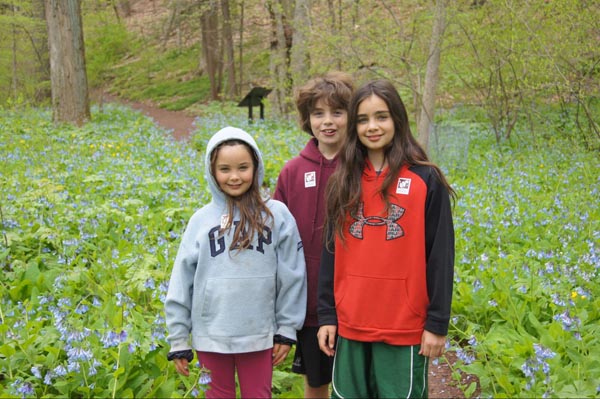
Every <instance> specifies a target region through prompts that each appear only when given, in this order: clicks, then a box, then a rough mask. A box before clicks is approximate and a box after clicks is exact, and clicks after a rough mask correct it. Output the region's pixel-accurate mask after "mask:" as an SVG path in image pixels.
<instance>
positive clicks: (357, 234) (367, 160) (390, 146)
mask: <svg viewBox="0 0 600 399" xmlns="http://www.w3.org/2000/svg"><path fill="white" fill-rule="evenodd" d="M338 162H339V165H338V169H337V170H336V172H335V173H334V174H333V175H332V177H331V178H330V180H329V185H328V187H327V192H326V198H327V219H326V220H327V221H326V227H327V231H326V237H327V244H326V247H325V249H324V251H323V255H322V257H321V270H320V278H319V289H318V301H319V302H318V318H319V325H320V326H321V327H320V329H319V332H318V339H319V346H320V348H321V350H322V351H323V352H324V353H326V354H327V355H329V356H333V355H334V354H335V359H334V371H333V382H332V385H333V396H334V397H370V398H378V397H426V396H427V394H428V392H427V367H428V358H430V357H431V358H436V357H439V356H440V355H441V354H442V352H443V351H444V346H445V341H446V334H447V332H448V323H449V319H450V307H451V302H452V285H453V274H454V229H453V224H452V213H451V201H450V197H453V196H454V191H453V190H452V188H451V187H450V186H449V184H448V183H447V181H446V179H445V178H444V176H443V174H442V172H441V171H440V169H439V168H438V167H437V166H435V165H434V164H432V163H431V162H429V160H428V158H427V155H426V153H425V151H424V150H423V148H422V147H421V146H420V145H419V144H418V142H417V141H416V140H415V138H414V137H413V135H412V133H411V131H410V127H409V122H408V115H407V112H406V108H405V107H404V104H403V103H402V100H401V99H400V96H399V94H398V92H397V91H396V89H395V87H394V86H393V85H392V84H391V83H390V82H388V81H385V80H378V81H373V82H369V83H367V84H365V85H364V86H362V87H361V88H360V89H358V90H357V92H356V93H355V95H354V97H353V99H352V101H351V104H350V110H349V114H348V135H347V138H346V141H345V142H344V145H343V147H342V150H341V151H340V153H339V161H338ZM336 334H337V335H339V337H338V338H337V343H336V342H335V341H336Z"/></svg>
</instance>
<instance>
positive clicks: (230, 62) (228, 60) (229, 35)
mask: <svg viewBox="0 0 600 399" xmlns="http://www.w3.org/2000/svg"><path fill="white" fill-rule="evenodd" d="M221 11H222V13H223V50H224V51H225V69H226V72H227V95H228V97H229V98H230V99H231V98H233V97H234V96H235V94H236V92H237V88H236V84H235V59H234V56H233V32H232V29H231V13H230V12H229V0H221Z"/></svg>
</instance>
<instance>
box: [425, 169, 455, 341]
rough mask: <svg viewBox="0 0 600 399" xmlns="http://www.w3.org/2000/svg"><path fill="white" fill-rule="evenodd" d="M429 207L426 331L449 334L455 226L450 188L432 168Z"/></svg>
mask: <svg viewBox="0 0 600 399" xmlns="http://www.w3.org/2000/svg"><path fill="white" fill-rule="evenodd" d="M426 181H427V201H426V204H425V250H426V257H427V294H428V296H429V308H428V309H427V319H426V321H425V329H426V330H427V331H430V332H432V333H434V334H438V335H447V334H448V324H449V322H450V310H451V307H452V289H453V284H454V226H453V223H452V206H451V202H450V195H449V193H448V190H447V189H446V186H444V185H443V184H442V183H441V181H440V180H439V178H438V176H437V174H436V173H435V171H434V170H433V169H431V168H429V175H428V179H427V180H426Z"/></svg>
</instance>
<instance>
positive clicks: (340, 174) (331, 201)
mask: <svg viewBox="0 0 600 399" xmlns="http://www.w3.org/2000/svg"><path fill="white" fill-rule="evenodd" d="M371 96H377V97H379V98H381V99H382V100H383V101H384V102H385V103H386V104H387V106H388V108H389V112H390V117H391V118H392V120H393V122H394V137H393V139H392V142H391V143H390V145H389V146H388V147H387V148H386V149H385V159H386V160H387V162H388V165H389V172H388V173H387V175H386V176H385V178H384V180H383V183H382V185H381V188H380V189H379V195H381V197H382V198H383V200H384V201H385V203H386V206H387V207H388V208H389V206H390V202H389V194H388V188H389V187H390V185H391V184H392V182H393V181H395V180H396V177H397V176H398V172H399V171H400V168H401V167H402V166H403V165H409V166H414V165H429V166H431V167H433V168H434V170H435V172H436V174H437V177H438V178H439V180H440V182H441V183H442V184H443V185H444V186H445V187H446V188H447V189H448V192H449V193H450V195H451V196H452V198H455V197H456V194H455V192H454V190H453V189H452V187H450V185H449V184H448V182H447V181H446V178H445V177H444V175H443V173H442V171H441V170H440V169H439V168H438V167H437V166H436V165H435V164H433V163H431V162H430V161H429V159H428V158H427V153H426V152H425V150H424V149H423V147H421V145H420V144H419V143H418V142H417V140H416V139H415V138H414V136H413V134H412V132H411V130H410V125H409V122H408V114H407V112H406V107H405V106H404V103H403V102H402V99H401V98H400V95H399V94H398V91H397V90H396V88H395V87H394V85H393V84H392V83H390V82H389V81H387V80H375V81H371V82H368V83H366V84H364V85H363V86H361V87H360V88H359V89H358V90H357V91H356V92H355V93H354V96H353V97H352V100H351V102H350V108H349V112H348V134H347V135H346V139H345V141H344V144H343V145H342V149H341V150H340V152H339V154H338V157H339V158H338V167H337V169H336V171H335V172H334V173H333V175H332V176H331V177H330V179H329V182H328V184H327V189H326V190H327V191H326V194H325V198H326V199H327V211H326V212H327V213H326V223H325V226H326V229H327V233H326V234H325V237H332V236H333V234H336V235H337V236H338V237H339V238H340V239H342V241H343V227H344V222H345V221H346V216H347V214H348V213H356V211H358V207H359V205H360V196H361V192H362V190H361V176H362V173H363V169H364V168H365V164H366V159H367V148H366V147H365V146H364V145H363V144H362V143H361V142H360V140H359V138H358V134H357V130H356V127H357V120H356V119H357V118H356V117H357V113H358V106H359V105H360V104H361V103H362V102H363V101H364V100H365V99H367V98H369V97H371Z"/></svg>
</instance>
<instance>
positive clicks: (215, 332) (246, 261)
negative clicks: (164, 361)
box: [165, 127, 306, 353]
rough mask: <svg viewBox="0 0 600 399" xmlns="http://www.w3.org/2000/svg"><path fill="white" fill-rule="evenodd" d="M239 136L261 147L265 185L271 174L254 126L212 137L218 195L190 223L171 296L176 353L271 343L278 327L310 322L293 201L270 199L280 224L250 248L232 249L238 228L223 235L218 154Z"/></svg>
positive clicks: (284, 332) (287, 332)
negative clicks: (291, 208)
mask: <svg viewBox="0 0 600 399" xmlns="http://www.w3.org/2000/svg"><path fill="white" fill-rule="evenodd" d="M233 139H235V140H242V141H244V142H246V143H248V144H249V145H250V147H252V148H253V149H254V152H255V153H256V155H257V157H258V160H259V165H258V169H257V173H258V177H259V179H258V180H259V184H262V181H263V178H264V164H263V159H262V155H261V153H260V151H259V149H258V146H257V145H256V142H255V141H254V139H253V138H252V137H251V136H250V135H249V134H248V133H246V132H245V131H243V130H241V129H238V128H234V127H226V128H224V129H221V130H220V131H218V132H217V133H216V134H215V135H214V136H213V137H212V138H211V139H210V140H209V142H208V145H207V147H206V156H205V177H206V182H207V184H208V187H209V189H210V191H211V193H212V200H211V201H210V202H209V203H208V204H207V205H205V206H203V207H202V208H201V209H199V210H198V211H196V212H195V213H194V215H193V216H192V217H191V219H190V221H189V223H188V225H187V227H186V229H185V232H184V234H183V236H182V239H181V244H180V247H179V251H178V253H177V257H176V259H175V263H174V265H173V271H172V274H171V280H170V282H169V290H168V292H167V298H166V300H165V316H166V324H167V330H168V337H167V340H168V341H169V343H170V345H171V349H170V351H171V352H174V351H180V350H186V349H192V348H193V349H195V350H200V351H207V352H218V353H245V352H254V351H259V350H265V349H269V348H271V347H272V346H273V336H274V335H275V334H278V335H281V336H283V337H286V338H290V339H293V340H295V339H296V330H299V329H300V328H301V327H302V324H303V322H304V317H305V312H306V266H305V262H304V253H303V250H302V242H301V239H300V234H299V233H298V228H297V226H296V222H295V220H294V217H293V216H292V214H291V213H290V212H289V211H288V209H287V208H286V206H285V205H284V204H283V203H282V202H279V201H276V200H273V199H268V200H266V204H267V206H268V208H269V209H270V211H271V212H272V214H273V221H272V225H270V226H269V227H268V228H266V230H265V231H264V232H263V234H262V235H261V236H258V237H255V238H254V240H253V242H252V244H251V246H250V248H248V249H245V250H242V251H236V250H233V251H230V250H229V247H230V245H231V241H232V237H233V231H232V229H230V231H229V232H226V233H225V234H224V235H223V236H219V229H220V227H221V223H222V220H224V218H226V215H227V202H226V196H225V194H224V193H223V192H222V191H221V190H220V189H219V187H218V184H217V182H216V180H215V179H214V177H213V176H212V175H211V174H210V154H211V152H212V151H213V150H214V149H215V148H216V147H217V146H218V145H219V144H220V143H222V142H224V141H228V140H233ZM224 215H225V216H224ZM225 220H226V219H225ZM236 220H238V219H237V210H236V214H235V216H234V222H235V221H236ZM190 336H191V345H190Z"/></svg>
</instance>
